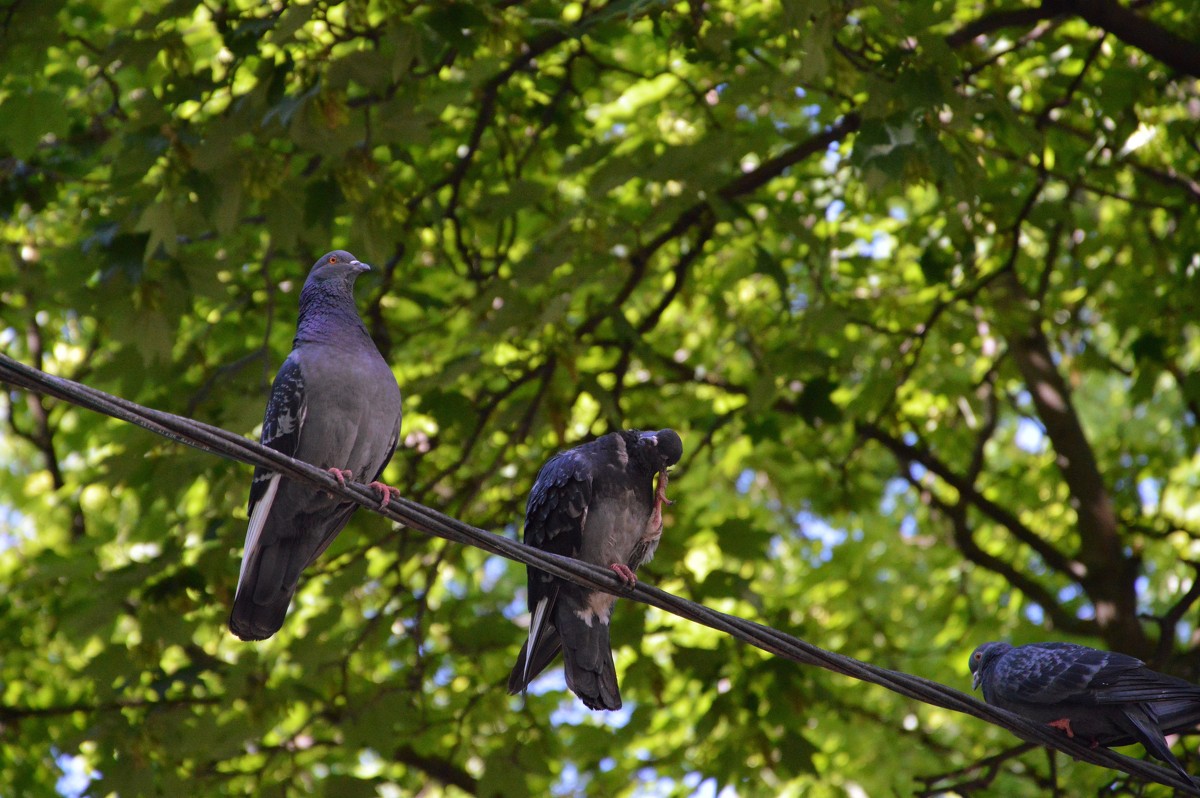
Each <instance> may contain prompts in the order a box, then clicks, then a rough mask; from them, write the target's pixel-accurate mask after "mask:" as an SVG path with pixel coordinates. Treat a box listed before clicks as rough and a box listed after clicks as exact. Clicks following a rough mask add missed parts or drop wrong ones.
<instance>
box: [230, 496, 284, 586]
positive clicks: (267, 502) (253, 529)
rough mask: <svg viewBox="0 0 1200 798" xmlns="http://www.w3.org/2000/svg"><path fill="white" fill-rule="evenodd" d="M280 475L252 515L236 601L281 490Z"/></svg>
mask: <svg viewBox="0 0 1200 798" xmlns="http://www.w3.org/2000/svg"><path fill="white" fill-rule="evenodd" d="M280 476H281V475H280V474H273V475H272V476H271V481H270V483H269V484H268V485H267V492H266V493H264V494H263V497H262V498H261V499H259V500H258V503H257V504H255V505H254V512H252V513H251V514H250V526H249V528H248V529H246V547H245V549H244V550H243V551H242V567H241V569H240V570H239V571H238V585H237V590H236V591H235V592H234V594H233V597H234V599H235V600H236V599H237V594H238V593H240V592H241V590H242V578H243V577H244V576H245V575H246V563H248V562H250V555H251V554H252V553H253V552H254V549H255V547H257V546H258V538H259V536H260V535H262V531H263V527H264V526H266V523H267V515H268V514H269V513H270V512H271V505H272V504H274V503H275V492H276V491H277V490H279V478H280Z"/></svg>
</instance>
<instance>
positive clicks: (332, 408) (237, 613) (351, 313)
mask: <svg viewBox="0 0 1200 798" xmlns="http://www.w3.org/2000/svg"><path fill="white" fill-rule="evenodd" d="M370 268H371V267H370V266H368V265H366V264H365V263H359V261H358V260H357V259H356V258H355V257H354V256H353V255H351V254H350V253H349V252H343V251H342V250H337V251H335V252H330V253H329V254H327V255H325V256H324V257H322V258H321V259H320V260H319V261H317V262H316V264H314V265H313V267H312V271H311V272H309V274H308V279H307V280H306V281H305V283H304V288H303V289H302V290H301V291H300V318H299V321H298V323H297V325H296V337H295V339H294V340H293V341H292V352H291V354H290V355H288V357H287V360H285V361H284V363H283V366H282V367H281V368H280V369H279V373H278V374H277V375H275V383H274V385H272V386H271V398H270V399H269V400H268V402H267V414H266V417H265V418H264V419H263V427H262V443H263V444H264V445H265V446H269V447H271V448H272V449H275V450H276V451H279V452H283V453H284V454H286V455H289V456H291V457H294V458H296V459H298V460H303V461H304V462H306V463H311V464H312V465H315V466H319V467H320V468H324V469H327V470H328V471H329V472H330V473H332V474H333V475H334V476H336V477H337V479H338V482H342V483H344V482H345V480H346V479H353V480H357V481H360V482H367V481H370V483H371V487H373V488H375V489H376V490H378V491H379V492H380V494H381V495H382V497H383V503H384V504H386V503H387V502H388V500H389V499H390V498H391V494H392V493H393V492H398V491H396V489H395V488H392V487H389V486H387V485H384V484H383V483H381V482H378V481H377V480H378V479H379V475H380V474H381V473H382V472H383V468H384V466H386V465H387V463H388V460H390V459H391V457H392V452H394V451H395V449H396V441H397V439H398V438H399V435H400V387H399V386H398V385H397V384H396V377H395V376H394V375H393V374H392V370H391V368H389V367H388V364H387V363H386V362H385V361H384V359H383V357H382V356H381V355H380V354H379V350H378V349H376V348H375V344H374V342H373V341H372V340H371V336H370V335H368V334H367V329H366V327H364V326H363V323H362V319H360V318H359V316H358V310H357V308H355V306H354V281H355V279H356V278H357V277H358V275H360V274H362V273H363V272H365V271H368V270H369V269H370ZM355 507H356V505H355V504H353V503H351V502H345V501H342V500H341V499H337V498H334V497H332V496H331V495H330V494H328V493H325V492H323V491H320V490H315V489H313V488H311V487H309V486H308V485H304V484H300V483H298V482H294V481H292V480H289V479H285V478H284V477H282V476H281V475H280V474H278V473H275V472H272V471H270V470H268V469H265V468H256V469H254V481H253V482H252V483H251V485H250V507H249V513H250V527H249V529H248V530H247V531H246V550H245V553H244V554H243V555H242V569H241V573H240V574H239V575H238V586H237V594H236V595H235V597H234V600H233V610H232V611H231V612H230V614H229V629H230V631H232V632H233V633H234V634H235V635H237V636H238V637H240V638H241V639H243V640H263V639H266V638H268V637H270V636H271V635H273V634H275V632H277V631H278V630H279V627H280V626H282V625H283V618H284V615H286V614H287V609H288V605H289V604H290V603H291V600H292V595H293V594H294V593H295V592H296V587H297V585H298V584H299V581H300V572H301V571H303V570H304V569H305V568H307V567H308V566H309V564H311V563H312V562H313V561H314V560H315V559H316V558H317V557H319V556H320V554H321V552H323V551H325V549H326V548H328V547H329V544H330V543H332V542H333V539H334V538H335V537H336V536H337V533H338V532H340V531H342V527H344V526H345V525H346V522H347V521H349V520H350V516H351V514H353V513H354V509H355Z"/></svg>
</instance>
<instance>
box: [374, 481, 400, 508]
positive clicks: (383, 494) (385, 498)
mask: <svg viewBox="0 0 1200 798" xmlns="http://www.w3.org/2000/svg"><path fill="white" fill-rule="evenodd" d="M367 487H368V488H371V489H372V490H377V491H379V497H380V499H379V509H380V510H382V509H384V508H385V507H387V506H388V505H389V504H391V503H392V499H393V498H396V499H398V498H400V489H399V488H393V487H392V486H391V485H385V484H383V483H382V482H380V481H379V480H375V481H374V482H372V483H371V484H370V485H367Z"/></svg>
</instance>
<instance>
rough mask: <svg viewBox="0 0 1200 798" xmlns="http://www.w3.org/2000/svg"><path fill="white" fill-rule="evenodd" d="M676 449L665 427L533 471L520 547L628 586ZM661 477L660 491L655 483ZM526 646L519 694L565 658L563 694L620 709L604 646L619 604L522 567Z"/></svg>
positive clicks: (569, 454)
mask: <svg viewBox="0 0 1200 798" xmlns="http://www.w3.org/2000/svg"><path fill="white" fill-rule="evenodd" d="M682 455H683V442H682V441H681V440H680V439H679V435H678V434H677V433H676V432H675V431H674V430H670V429H664V430H659V431H658V432H639V431H638V430H625V431H623V432H610V433H609V434H608V435H605V436H603V437H601V438H597V439H596V440H594V441H591V442H590V443H585V444H583V445H582V446H576V447H575V448H574V449H570V450H568V451H565V452H560V453H559V454H556V455H555V456H554V457H552V458H550V460H549V461H547V462H546V464H545V465H544V466H542V470H541V471H539V472H538V476H537V480H536V481H535V482H534V485H533V490H532V491H531V492H530V494H529V502H528V504H527V505H526V508H525V542H526V543H528V544H529V545H531V546H536V547H538V548H539V549H544V550H545V551H550V552H554V553H555V554H563V555H566V556H568V557H574V558H576V559H579V560H583V561H584V562H589V563H593V564H595V565H606V566H608V567H610V568H612V569H613V570H614V571H616V572H617V575H618V576H620V577H621V579H622V580H624V581H625V582H626V583H627V584H629V585H633V584H636V582H637V576H636V575H635V574H634V570H635V569H636V568H637V567H638V566H640V565H641V564H642V563H645V562H649V561H650V558H652V557H653V556H654V551H655V549H657V548H658V540H659V538H660V537H661V536H662V525H663V522H662V506H663V505H664V504H670V502H669V501H668V500H667V468H669V467H670V466H673V465H675V463H677V462H679V458H680V457H681V456H682ZM655 474H658V475H659V477H658V488H657V489H655V487H654V475H655ZM528 570H529V609H530V612H531V613H532V618H531V620H530V622H529V639H528V640H526V641H525V645H524V646H522V647H521V653H520V655H519V656H518V657H517V664H516V665H515V666H514V667H513V669H512V673H511V674H510V675H509V677H508V691H509V692H510V693H513V694H516V693H519V692H521V691H522V690H524V689H526V688H527V687H528V686H529V682H530V681H531V680H532V679H533V678H534V677H535V676H537V675H538V674H539V673H541V672H542V671H543V670H545V668H546V666H547V665H549V664H550V663H551V662H553V661H554V658H555V657H556V656H557V655H558V652H559V649H560V648H561V649H562V652H563V669H564V670H565V672H566V676H567V687H570V688H571V690H573V691H574V692H575V694H576V695H577V696H579V697H580V699H582V700H583V703H584V704H585V705H587V707H588V708H589V709H620V707H621V692H620V690H619V689H618V688H617V671H616V667H615V666H614V665H613V657H612V649H611V647H610V645H609V640H608V623H609V618H610V616H611V615H612V607H613V604H614V603H615V602H616V597H615V596H612V595H610V594H608V593H604V592H602V591H595V590H588V589H587V588H584V587H580V586H579V585H576V584H575V583H574V582H568V581H566V580H563V579H558V578H555V577H553V576H551V575H550V574H548V573H546V572H544V571H540V570H538V569H536V568H533V567H530V568H529V569H528Z"/></svg>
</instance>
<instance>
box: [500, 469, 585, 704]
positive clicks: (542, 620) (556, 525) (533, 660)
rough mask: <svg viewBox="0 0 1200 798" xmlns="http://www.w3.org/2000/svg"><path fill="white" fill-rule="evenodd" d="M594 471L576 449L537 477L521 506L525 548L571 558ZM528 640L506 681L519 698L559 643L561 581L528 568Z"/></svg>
mask: <svg viewBox="0 0 1200 798" xmlns="http://www.w3.org/2000/svg"><path fill="white" fill-rule="evenodd" d="M593 474H594V466H593V463H592V462H591V460H590V459H589V458H588V457H587V456H586V454H584V453H582V452H580V451H579V450H578V449H572V450H570V451H566V452H561V453H559V454H557V455H555V456H554V457H552V458H550V460H548V461H547V462H546V464H545V465H544V466H542V468H541V470H540V471H539V472H538V475H537V479H536V480H535V481H534V483H533V490H531V491H530V492H529V501H528V502H527V503H526V506H525V542H526V543H527V544H529V545H530V546H534V547H536V548H539V549H542V550H543V551H549V552H553V553H555V554H561V555H563V556H566V557H576V556H578V554H579V550H580V549H581V548H582V547H583V528H584V525H585V524H586V523H587V513H588V505H589V504H590V503H591V500H592V477H593ZM527 571H528V574H529V612H530V620H529V638H528V639H527V640H526V641H525V645H524V646H522V647H521V653H520V654H519V655H518V656H517V663H516V665H514V666H513V669H512V673H511V674H510V675H509V679H508V690H509V692H510V693H519V692H520V691H522V690H524V689H525V688H526V687H527V686H528V685H529V682H530V681H531V680H532V679H534V678H535V677H536V676H537V675H538V674H539V673H541V672H542V671H543V670H545V669H546V667H547V666H548V665H549V664H550V663H551V662H553V661H554V658H555V657H557V656H558V652H559V648H560V640H559V636H558V629H557V628H556V627H555V622H554V617H555V606H556V605H557V603H558V597H559V591H560V590H561V589H562V581H561V580H559V579H555V578H554V577H552V576H550V574H548V573H546V572H545V571H542V570H539V569H537V568H534V567H533V566H529V567H528V568H527Z"/></svg>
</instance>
